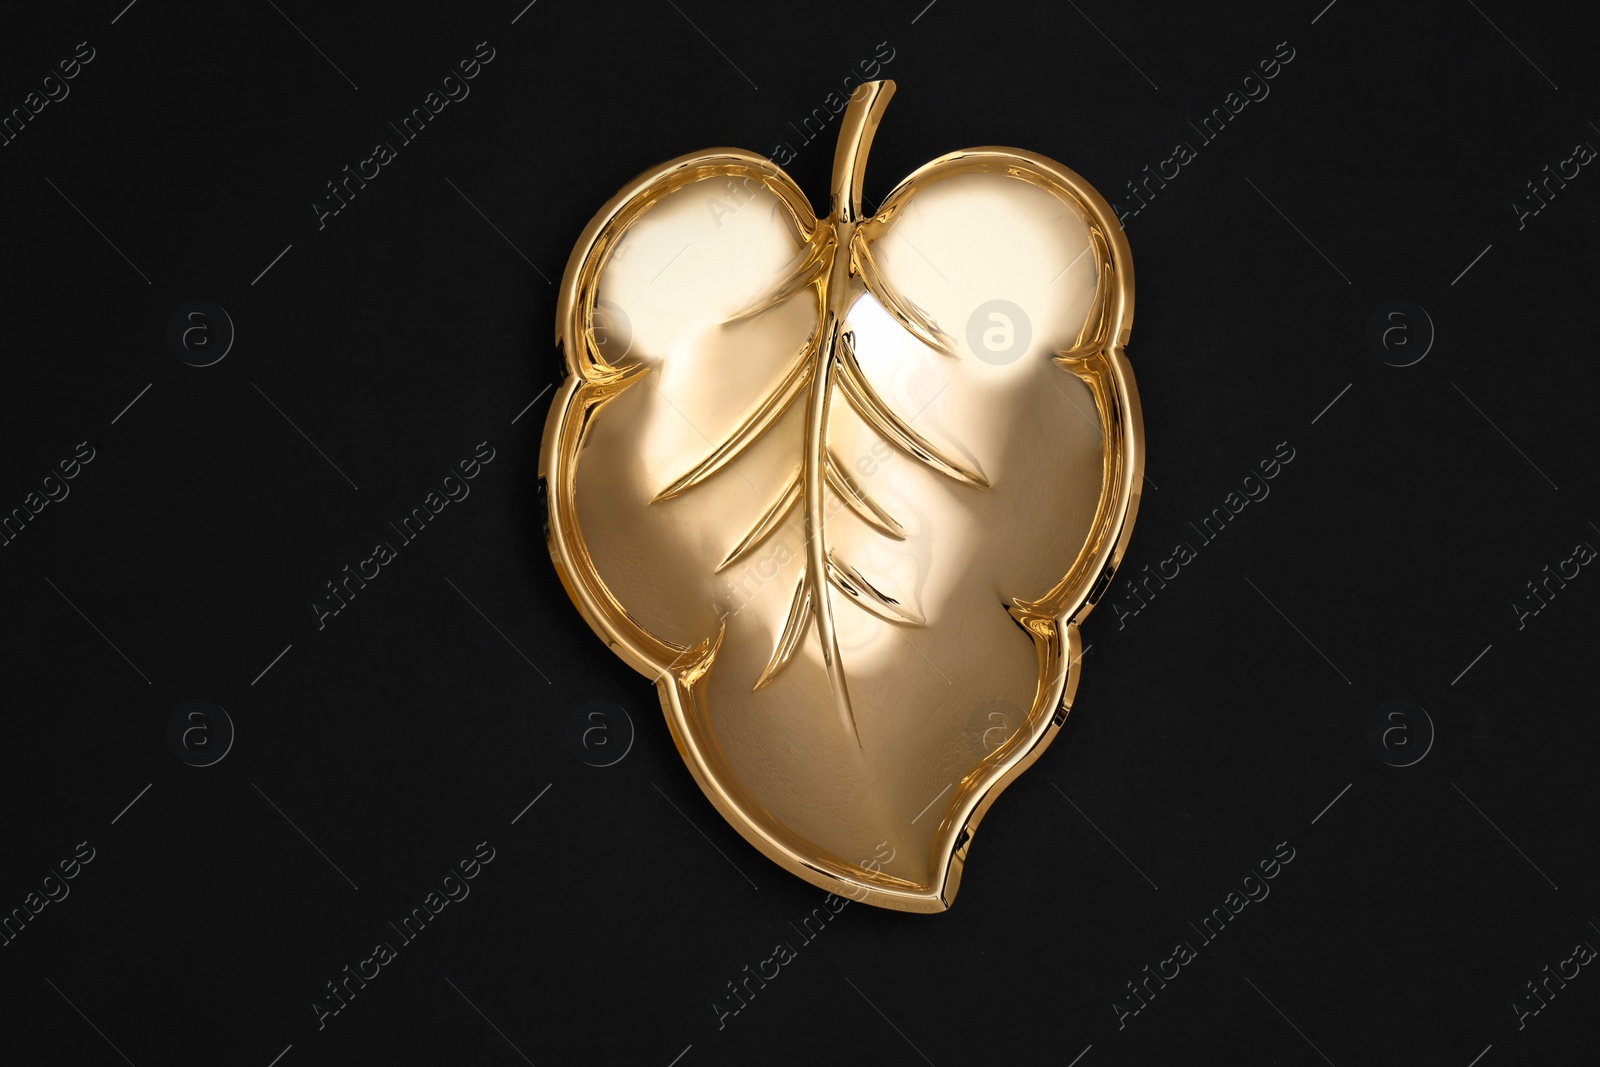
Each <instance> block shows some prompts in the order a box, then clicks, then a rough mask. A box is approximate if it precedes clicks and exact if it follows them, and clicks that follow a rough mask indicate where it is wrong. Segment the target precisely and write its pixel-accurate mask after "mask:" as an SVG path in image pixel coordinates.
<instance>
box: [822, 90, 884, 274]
mask: <svg viewBox="0 0 1600 1067" xmlns="http://www.w3.org/2000/svg"><path fill="white" fill-rule="evenodd" d="M892 96H894V82H892V81H875V82H866V83H865V84H863V85H861V86H859V87H858V88H857V89H856V91H855V92H854V93H853V94H852V95H851V97H850V104H849V106H848V107H846V108H845V111H844V118H843V119H841V120H840V121H839V144H838V147H837V148H835V149H834V153H833V214H832V219H833V221H834V222H835V223H852V222H855V221H856V220H857V219H859V218H860V217H861V180H862V177H863V175H864V174H865V173H866V169H867V153H868V152H870V151H871V150H872V136H873V134H875V133H877V132H878V123H879V122H881V121H882V120H883V112H884V109H885V108H887V107H888V106H889V98H890V97H892ZM840 248H844V249H847V248H849V245H847V244H841V245H840Z"/></svg>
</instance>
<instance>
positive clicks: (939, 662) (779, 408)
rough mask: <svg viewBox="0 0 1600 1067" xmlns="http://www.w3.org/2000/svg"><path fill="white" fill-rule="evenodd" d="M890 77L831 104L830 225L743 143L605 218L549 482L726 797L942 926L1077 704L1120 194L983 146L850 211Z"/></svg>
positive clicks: (666, 171) (1121, 321)
mask: <svg viewBox="0 0 1600 1067" xmlns="http://www.w3.org/2000/svg"><path fill="white" fill-rule="evenodd" d="M893 92H894V84H893V83H892V82H873V83H869V84H867V85H864V86H862V87H861V88H860V89H859V90H858V91H857V93H856V94H855V97H854V98H853V99H852V100H851V102H850V105H849V107H848V109H847V110H846V112H845V113H844V115H843V117H842V119H841V127H840V133H839V147H838V152H837V155H836V158H835V165H834V173H833V183H832V185H833V188H832V198H833V199H832V206H831V209H830V212H829V215H828V217H827V218H825V219H818V218H816V217H815V216H814V214H813V212H812V208H811V205H810V203H809V202H808V201H807V199H806V197H805V195H804V194H803V193H802V192H801V191H800V189H799V188H798V187H797V186H796V185H795V184H794V182H793V181H792V180H791V179H790V178H789V177H788V175H787V174H785V173H784V172H783V171H782V170H780V169H779V168H778V167H776V166H774V165H773V164H772V163H771V162H770V161H768V160H766V159H763V158H762V157H760V156H757V155H754V154H752V153H749V152H744V151H741V150H738V149H713V150H709V151H706V152H701V153H697V154H694V155H689V156H683V157H680V158H678V159H675V160H672V161H671V162H669V163H666V164H663V165H662V166H660V167H658V168H656V169H654V170H652V171H649V172H647V173H645V174H643V175H641V176H640V177H639V178H637V179H635V180H634V181H633V182H632V183H630V184H629V185H628V186H627V187H626V188H624V189H623V190H622V191H621V192H620V193H619V194H618V195H617V196H616V197H615V198H613V199H612V200H611V202H610V203H608V204H607V205H606V206H605V208H603V209H602V210H601V212H600V213H599V215H597V216H596V217H595V219H594V220H593V221H592V222H591V223H590V224H589V226H588V228H587V229H586V230H585V232H584V234H583V236H582V237H581V238H580V240H579V242H578V245H577V247H576V248H575V249H574V251H573V253H572V258H571V259H570V261H569V262H568V264H567V270H566V275H565V277H564V278H563V279H562V283H561V293H560V305H559V308H558V322H557V339H558V341H559V342H560V344H561V345H562V348H563V350H564V352H565V356H566V361H567V368H568V372H569V374H568V377H567V379H566V381H565V382H564V383H563V385H562V387H561V390H560V392H559V394H558V395H557V397H556V399H555V401H554V404H553V405H552V407H551V411H550V416H549V419H548V421H547V423H546V425H545V431H544V442H543V450H542V454H541V460H540V473H541V475H542V476H543V477H544V478H545V479H546V485H547V491H548V505H549V519H548V536H549V545H550V552H551V555H552V557H553V558H554V560H555V563H556V567H557V569H558V570H559V571H560V574H561V578H562V581H563V583H564V584H565V586H566V588H567V590H568V592H569V593H570V594H571V596H572V599H573V601H574V603H576V604H577V605H578V607H579V609H580V610H581V611H582V613H583V616H584V618H585V619H587V620H588V622H589V624H590V626H592V627H593V628H594V630H595V632H596V633H598V634H599V635H600V636H601V637H602V638H603V639H604V640H605V641H606V643H607V644H608V645H609V646H610V647H611V648H612V650H613V651H615V652H616V654H617V655H618V656H620V657H621V658H622V659H623V660H625V661H626V662H628V663H629V664H631V665H632V666H633V667H634V668H635V669H637V670H638V671H640V672H641V673H643V674H645V675H646V676H647V677H649V678H651V679H652V680H653V681H654V682H655V684H656V686H657V688H658V690H659V693H660V697H661V703H662V706H663V708H664V710H665V712H666V718H667V722H668V724H669V726H670V727H671V730H672V734H673V737H674V739H675V740H676V742H677V745H678V749H679V751H680V752H681V753H682V754H683V757H684V760H685V762H686V763H687V764H688V766H689V769H690V770H691V771H692V772H693V774H694V776H695V779H696V780H697V781H698V782H699V784H700V787H701V789H702V790H704V792H705V794H706V796H707V797H708V798H709V799H710V800H711V802H712V803H713V804H715V805H716V807H717V809H718V810H719V811H721V813H722V814H723V816H724V817H725V818H726V819H727V820H728V821H729V822H730V823H731V824H732V825H733V826H734V827H735V828H737V829H738V830H739V832H740V833H741V834H743V835H744V836H745V838H746V839H747V840H749V841H750V843H751V844H753V845H755V846H756V847H757V848H759V849H760V850H761V851H762V852H764V853H766V854H767V855H768V856H769V857H771V858H772V859H773V860H775V861H776V862H778V863H780V864H782V865H783V866H784V867H786V868H788V869H789V870H790V871H792V872H794V873H795V874H797V875H799V876H800V877H802V878H805V879H806V880H807V881H809V882H812V883H813V884H815V885H818V886H821V887H823V888H825V889H828V890H830V891H832V892H834V893H838V894H840V895H843V896H848V897H850V898H852V899H856V900H863V901H866V902H868V903H871V904H876V905H880V906H883V907H889V908H896V909H900V910H905V911H923V912H931V911H941V910H943V909H945V908H947V907H948V906H949V905H950V902H951V901H952V900H953V899H954V897H955V894H956V890H957V888H958V886H959V883H960V879H961V871H962V866H963V864H964V862H965V858H966V853H967V847H968V843H969V842H970V840H971V836H972V832H973V830H974V829H975V828H976V827H977V824H978V822H979V820H980V819H981V818H982V817H983V814H984V813H985V812H986V811H987V809H988V807H989V805H990V804H991V803H992V802H993V800H994V798H995V797H996V796H997V795H998V793H999V792H1000V790H1001V789H1003V788H1004V787H1005V785H1006V784H1008V783H1009V782H1010V781H1011V780H1012V779H1013V778H1015V777H1016V775H1018V774H1020V773H1021V772H1022V770H1023V769H1025V768H1026V767H1027V766H1028V765H1029V764H1031V763H1032V762H1033V760H1035V759H1036V758H1037V757H1038V756H1039V754H1040V753H1041V752H1042V751H1043V750H1044V747H1045V745H1047V744H1048V743H1049V741H1050V739H1051V738H1052V737H1053V736H1054V734H1055V732H1056V731H1057V730H1058V729H1059V728H1060V726H1061V724H1062V722H1064V721H1065V718H1066V712H1067V710H1068V708H1070V706H1071V701H1072V695H1073V693H1074V691H1075V690H1076V688H1077V682H1078V672H1079V663H1078V657H1079V655H1080V652H1081V644H1080V639H1079V635H1078V624H1079V623H1081V622H1082V620H1083V618H1084V617H1085V616H1086V615H1088V613H1089V611H1090V609H1091V608H1092V607H1093V601H1094V599H1096V598H1098V596H1099V594H1100V593H1101V592H1103V591H1104V589H1105V588H1106V587H1107V585H1108V584H1109V578H1110V575H1111V573H1112V571H1113V570H1114V568H1115V566H1116V564H1117V562H1118V561H1119V560H1120V558H1121V556H1122V552H1123V547H1124V545H1125V544H1126V542H1127V538H1128V535H1129V532H1130V530H1131V527H1132V523H1133V517H1134V513H1135V510H1136V508H1137V503H1138V496H1139V485H1140V481H1141V478H1142V470H1143V432H1142V427H1141V422H1140V415H1139V401H1138V394H1137V392H1136V390H1135V387H1134V380H1133V371H1132V368H1131V367H1130V366H1129V364H1128V362H1127V359H1126V358H1125V356H1124V355H1123V345H1125V344H1126V343H1127V340H1128V334H1129V329H1130V326H1131V323H1132V319H1133V268H1132V263H1131V260H1130V257H1129V251H1128V246H1127V240H1126V238H1125V236H1124V235H1123V233H1122V230H1121V229H1120V227H1119V226H1118V225H1117V223H1116V218H1115V216H1114V214H1113V213H1112V212H1111V209H1110V208H1109V206H1108V205H1107V204H1106V202H1105V201H1104V200H1103V199H1102V198H1101V197H1100V195H1099V194H1098V193H1096V192H1095V191H1094V190H1093V189H1092V188H1090V187H1089V185H1088V184H1087V183H1086V182H1084V180H1083V179H1082V178H1080V177H1078V176H1077V175H1076V174H1074V173H1073V172H1072V171H1070V170H1068V169H1066V168H1065V167H1063V166H1061V165H1060V164H1058V163H1054V162H1052V161H1050V160H1048V159H1045V158H1043V157H1040V156H1036V155H1032V154H1029V153H1026V152H1020V151H1017V150H1014V149H1003V148H978V149H969V150H965V151H961V152H955V153H952V154H950V155H947V156H943V157H941V158H939V159H936V160H934V161H932V162H930V163H928V164H926V165H925V166H923V167H922V168H920V169H919V170H917V171H916V172H915V173H913V174H912V175H911V176H910V177H908V178H906V179H905V180H904V181H903V182H901V183H900V185H899V186H898V187H896V188H895V190H894V191H893V192H891V193H890V194H889V196H888V197H887V198H886V199H885V200H884V201H883V203H882V204H881V205H880V206H879V208H878V209H877V211H876V212H875V213H873V214H870V215H868V214H863V210H862V200H861V195H862V176H863V173H864V170H865V163H866V157H867V153H868V150H869V148H870V146H871V142H872V137H873V134H874V132H875V130H876V128H877V126H878V123H879V121H880V120H881V118H882V117H883V113H884V108H885V107H886V105H887V104H888V101H889V98H890V96H891V95H892V94H893ZM994 301H1003V302H1005V303H1003V304H1000V305H995V304H993V303H992V302H994ZM997 307H998V310H996V308H997ZM996 316H998V317H996ZM1024 341H1026V343H1024ZM975 346H977V347H976V348H975Z"/></svg>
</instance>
